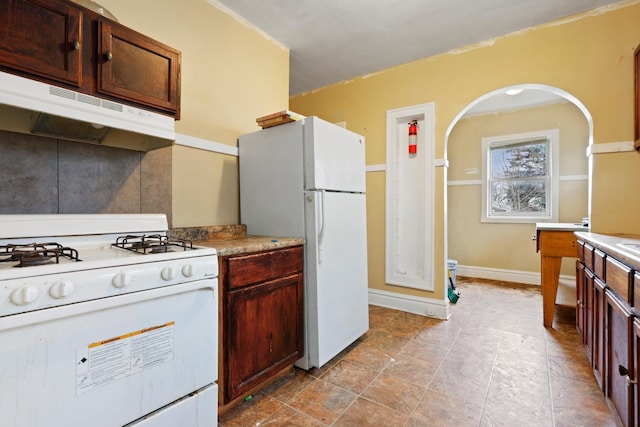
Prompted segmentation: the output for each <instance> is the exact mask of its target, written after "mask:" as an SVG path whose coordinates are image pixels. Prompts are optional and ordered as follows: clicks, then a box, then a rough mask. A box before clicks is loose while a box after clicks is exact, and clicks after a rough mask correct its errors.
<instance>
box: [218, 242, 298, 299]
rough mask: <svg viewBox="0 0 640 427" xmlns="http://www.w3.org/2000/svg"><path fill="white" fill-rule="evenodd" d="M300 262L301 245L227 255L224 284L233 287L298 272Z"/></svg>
mask: <svg viewBox="0 0 640 427" xmlns="http://www.w3.org/2000/svg"><path fill="white" fill-rule="evenodd" d="M302 263H303V251H302V246H296V247H292V248H286V249H279V250H274V251H269V252H259V253H254V254H247V255H238V256H234V257H229V258H228V259H227V274H226V277H227V283H226V286H227V288H229V289H233V288H238V287H241V286H246V285H251V284H254V283H260V282H264V281H267V280H272V279H275V278H277V277H285V276H288V275H291V274H294V273H299V272H301V271H302Z"/></svg>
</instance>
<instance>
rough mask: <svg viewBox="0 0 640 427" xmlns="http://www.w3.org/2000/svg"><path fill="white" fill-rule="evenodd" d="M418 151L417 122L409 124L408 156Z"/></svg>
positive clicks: (413, 121)
mask: <svg viewBox="0 0 640 427" xmlns="http://www.w3.org/2000/svg"><path fill="white" fill-rule="evenodd" d="M417 151H418V121H417V120H412V121H410V122H409V154H416V152H417Z"/></svg>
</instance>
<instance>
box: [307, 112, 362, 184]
mask: <svg viewBox="0 0 640 427" xmlns="http://www.w3.org/2000/svg"><path fill="white" fill-rule="evenodd" d="M364 145H365V141H364V137H363V136H362V135H358V134H357V133H354V132H351V131H348V130H346V129H343V128H341V127H339V126H336V125H334V124H332V123H329V122H326V121H324V120H321V119H319V118H317V117H309V118H307V119H305V123H304V175H305V176H304V182H305V188H306V189H307V190H333V191H349V192H355V193H364V192H365V188H366V182H365V153H364Z"/></svg>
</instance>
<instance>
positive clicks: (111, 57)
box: [104, 50, 113, 61]
mask: <svg viewBox="0 0 640 427" xmlns="http://www.w3.org/2000/svg"><path fill="white" fill-rule="evenodd" d="M104 57H105V58H107V61H111V60H112V59H113V53H111V51H110V50H108V51H107V53H105V54H104Z"/></svg>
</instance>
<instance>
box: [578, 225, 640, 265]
mask: <svg viewBox="0 0 640 427" xmlns="http://www.w3.org/2000/svg"><path fill="white" fill-rule="evenodd" d="M574 234H575V236H576V237H577V238H578V239H579V240H582V241H584V242H586V243H588V244H590V245H591V246H593V247H595V248H598V249H601V250H604V251H605V252H607V253H609V254H610V255H612V256H614V257H615V258H617V259H618V260H620V261H622V262H624V263H626V264H628V265H629V266H632V267H633V268H634V269H637V270H640V235H625V234H619V235H617V234H598V233H591V232H579V231H577V232H575V233H574ZM625 245H628V246H631V245H637V246H636V248H637V249H636V250H633V249H630V248H627V247H625Z"/></svg>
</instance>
